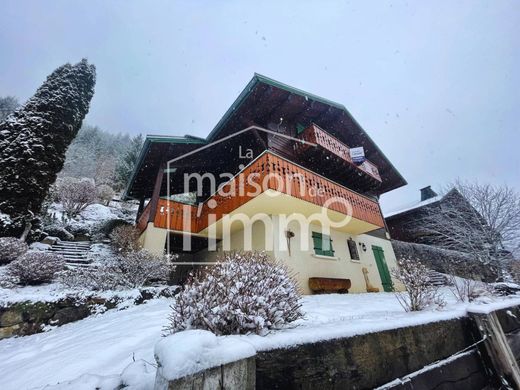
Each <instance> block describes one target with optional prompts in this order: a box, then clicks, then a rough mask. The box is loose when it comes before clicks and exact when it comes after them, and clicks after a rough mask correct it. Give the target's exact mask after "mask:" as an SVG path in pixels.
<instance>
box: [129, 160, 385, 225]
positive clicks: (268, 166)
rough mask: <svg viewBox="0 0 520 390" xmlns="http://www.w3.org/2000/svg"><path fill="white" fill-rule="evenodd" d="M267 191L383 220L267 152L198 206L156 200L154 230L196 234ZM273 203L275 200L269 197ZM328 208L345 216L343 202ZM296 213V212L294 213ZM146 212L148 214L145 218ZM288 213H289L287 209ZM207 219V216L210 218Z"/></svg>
mask: <svg viewBox="0 0 520 390" xmlns="http://www.w3.org/2000/svg"><path fill="white" fill-rule="evenodd" d="M267 189H270V190H275V191H277V192H280V193H283V194H287V195H290V196H293V197H295V198H298V199H301V200H304V201H307V202H310V203H313V204H315V205H318V206H324V205H326V202H328V201H329V200H330V199H332V198H341V199H344V200H346V201H348V203H350V205H351V209H352V210H351V211H352V217H353V218H356V219H359V220H362V221H365V222H368V223H371V224H373V225H376V226H379V227H383V226H384V222H383V217H382V215H381V211H380V209H379V205H378V204H377V202H376V201H374V200H372V199H370V198H368V197H365V196H363V195H360V194H358V193H356V192H354V191H351V190H349V189H348V188H346V187H343V186H341V185H339V184H336V183H334V182H331V181H330V180H327V179H326V178H324V177H322V176H320V175H317V174H315V173H313V172H311V171H309V170H307V169H305V168H302V167H300V166H298V165H296V164H294V163H291V162H289V161H287V160H285V159H283V158H281V157H279V156H277V155H275V154H272V153H270V152H267V153H264V154H262V155H261V156H260V157H258V158H257V159H256V160H255V161H253V162H252V163H251V164H250V165H248V166H247V167H246V168H244V170H243V171H241V172H240V173H239V174H238V175H237V176H235V177H234V178H233V179H232V180H230V181H229V182H228V183H226V184H225V185H224V186H223V187H222V188H221V190H219V191H217V193H215V194H214V195H212V196H211V197H209V198H208V199H207V200H206V201H205V202H204V203H203V205H202V206H201V207H200V206H199V207H200V216H198V217H197V207H196V206H192V205H186V204H183V203H179V202H175V201H168V200H166V199H159V201H158V204H157V211H156V215H155V217H154V219H153V221H154V225H155V226H156V227H161V228H166V229H170V230H178V231H190V232H194V233H197V232H200V231H202V230H204V229H205V228H206V227H208V224H210V223H212V222H214V221H218V220H219V219H221V218H222V217H223V216H224V215H226V214H229V213H231V212H232V211H234V210H236V209H237V208H238V207H240V206H242V205H244V204H245V203H247V202H248V201H250V200H251V199H253V198H254V197H256V196H258V195H259V194H260V193H262V192H264V191H266V190H267ZM272 201H273V202H276V198H273V200H272ZM328 207H329V209H331V210H335V211H337V212H340V213H342V214H345V215H348V214H349V207H348V206H347V205H345V204H344V203H341V202H337V203H332V204H330V205H329V206H328ZM294 211H296V210H294ZM147 212H148V215H147ZM260 212H261V210H260ZM287 212H288V213H291V212H293V211H292V210H287ZM149 213H150V204H148V205H147V207H146V208H145V209H144V211H143V214H142V215H141V217H140V218H139V222H138V226H139V228H140V229H142V230H144V228H146V222H144V223H141V221H142V220H143V219H146V221H148V220H149ZM210 216H211V217H210Z"/></svg>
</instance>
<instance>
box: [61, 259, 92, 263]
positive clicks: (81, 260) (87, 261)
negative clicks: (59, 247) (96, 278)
mask: <svg viewBox="0 0 520 390" xmlns="http://www.w3.org/2000/svg"><path fill="white" fill-rule="evenodd" d="M65 263H67V264H69V263H72V264H90V263H91V261H90V260H88V259H65Z"/></svg>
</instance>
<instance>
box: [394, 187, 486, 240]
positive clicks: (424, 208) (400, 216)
mask: <svg viewBox="0 0 520 390" xmlns="http://www.w3.org/2000/svg"><path fill="white" fill-rule="evenodd" d="M420 191H421V200H420V201H417V202H414V203H412V204H409V205H407V206H404V207H401V208H399V209H398V210H395V211H392V212H389V213H387V214H386V215H385V221H386V225H387V227H388V229H389V232H390V235H391V236H392V239H394V240H399V241H404V242H411V243H416V244H427V245H436V241H435V240H433V239H432V238H431V237H429V235H428V232H427V231H426V230H424V229H422V227H421V225H422V221H423V220H425V219H426V218H428V216H429V215H431V214H432V213H435V212H436V211H438V210H440V209H441V208H445V209H446V208H449V209H453V210H459V211H460V212H461V213H464V214H465V215H466V218H468V219H474V221H473V223H474V224H480V223H484V222H481V221H479V220H478V219H476V215H478V213H476V211H475V210H474V209H473V208H472V206H471V204H470V203H469V202H468V201H467V200H466V198H464V196H462V194H461V193H460V192H459V191H457V189H455V188H453V189H451V190H450V191H448V192H447V193H446V194H445V195H442V196H441V195H438V194H437V193H436V192H435V191H434V190H432V188H431V186H427V187H424V188H421V190H420ZM468 210H472V211H473V212H467V211H468ZM446 225H449V224H446ZM453 249H455V248H453Z"/></svg>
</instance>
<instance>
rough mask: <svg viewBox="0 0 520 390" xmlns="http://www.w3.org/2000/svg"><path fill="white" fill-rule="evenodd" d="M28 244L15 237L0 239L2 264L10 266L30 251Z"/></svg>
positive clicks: (0, 260)
mask: <svg viewBox="0 0 520 390" xmlns="http://www.w3.org/2000/svg"><path fill="white" fill-rule="evenodd" d="M28 249H29V248H28V246H27V244H26V243H25V242H24V241H22V240H20V239H18V238H15V237H2V238H0V264H8V263H10V262H11V261H13V260H14V259H16V258H17V257H18V256H21V255H23V254H24V253H25V252H27V250H28Z"/></svg>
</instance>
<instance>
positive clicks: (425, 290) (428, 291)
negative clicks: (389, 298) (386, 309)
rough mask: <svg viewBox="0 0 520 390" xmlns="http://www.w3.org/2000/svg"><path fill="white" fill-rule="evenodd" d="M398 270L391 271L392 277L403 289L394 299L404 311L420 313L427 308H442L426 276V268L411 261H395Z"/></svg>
mask: <svg viewBox="0 0 520 390" xmlns="http://www.w3.org/2000/svg"><path fill="white" fill-rule="evenodd" d="M397 265H398V266H399V268H398V269H394V270H393V271H392V274H393V276H394V277H395V278H396V279H397V280H399V281H400V282H401V283H402V284H403V285H404V288H405V291H404V292H396V293H395V295H396V298H397V300H398V301H399V303H400V304H401V306H402V307H403V308H404V310H405V311H420V310H423V309H425V308H427V307H432V306H438V307H442V306H444V304H445V302H444V300H443V299H442V296H441V294H440V292H439V287H438V286H434V285H433V284H432V283H431V281H430V277H429V276H428V268H426V267H425V266H424V265H422V264H421V263H420V262H419V261H416V260H411V259H399V260H397Z"/></svg>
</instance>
